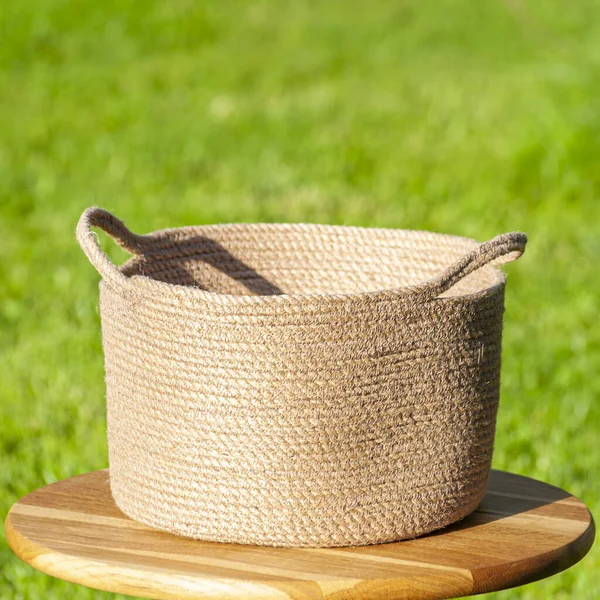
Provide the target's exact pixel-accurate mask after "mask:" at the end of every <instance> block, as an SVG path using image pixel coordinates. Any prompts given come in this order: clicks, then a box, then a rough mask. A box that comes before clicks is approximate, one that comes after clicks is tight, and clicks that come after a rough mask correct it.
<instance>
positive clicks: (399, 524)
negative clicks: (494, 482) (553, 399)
mask: <svg viewBox="0 0 600 600" xmlns="http://www.w3.org/2000/svg"><path fill="white" fill-rule="evenodd" d="M503 300H504V288H503V287H502V286H499V287H497V288H496V289H495V290H493V291H492V292H491V293H490V294H488V295H483V296H481V295H480V296H473V297H471V298H440V299H437V300H434V301H431V302H428V303H425V304H422V305H420V306H418V305H417V306H415V305H413V304H410V303H407V302H406V300H405V299H403V298H402V297H399V296H392V295H390V296H387V297H384V298H378V299H373V298H369V297H362V298H360V299H357V300H356V301H354V302H353V303H350V304H349V305H346V304H344V305H342V304H340V303H338V304H335V303H334V305H331V306H330V305H327V306H323V307H322V309H319V310H315V308H314V306H311V307H310V310H309V309H303V308H301V307H299V308H297V309H295V310H294V311H288V312H283V313H282V312H281V311H279V310H276V309H272V310H271V309H267V308H261V307H260V306H259V305H257V306H256V308H255V309H253V310H252V309H248V307H247V306H245V307H244V308H243V309H240V312H239V314H238V313H236V312H235V311H229V312H225V311H223V310H221V309H219V308H218V307H215V306H214V305H208V304H207V305H206V306H204V305H202V303H199V302H197V301H196V302H194V303H189V304H186V303H185V302H184V301H181V300H180V299H175V300H173V299H164V298H155V297H151V296H149V295H147V294H145V293H143V292H139V293H138V292H136V290H135V287H134V286H131V287H129V288H128V289H120V288H116V287H111V286H109V285H108V284H106V283H104V282H103V283H102V284H101V317H102V331H103V344H104V350H105V361H106V385H107V403H108V437H109V458H110V467H111V488H112V491H113V495H114V497H115V500H116V502H117V504H118V505H119V507H120V508H121V509H122V510H123V511H124V512H125V513H126V514H128V515H129V516H130V517H132V518H134V519H136V520H138V521H141V522H144V523H146V524H148V525H150V526H153V527H156V528H159V529H162V530H166V531H171V532H173V533H177V534H180V535H185V536H189V537H195V538H200V539H206V540H215V541H224V542H234V543H255V544H263V545H276V546H290V545H291V546H344V545H361V544H371V543H380V542H387V541H392V540H397V539H401V538H405V537H414V536H417V535H420V534H423V533H426V532H428V531H431V530H434V529H437V528H439V527H443V526H445V525H448V524H449V523H451V522H453V521H456V520H458V519H460V518H462V517H464V516H466V515H467V514H468V513H469V512H471V511H472V510H474V509H475V508H476V506H477V504H478V503H479V501H480V499H481V498H482V497H483V493H484V491H485V486H486V483H487V477H488V474H489V469H490V463H491V457H492V449H493V441H494V430H495V420H496V411H497V407H498V392H499V376H500V353H501V330H502V313H503Z"/></svg>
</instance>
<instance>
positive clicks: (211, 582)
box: [6, 470, 594, 600]
mask: <svg viewBox="0 0 600 600" xmlns="http://www.w3.org/2000/svg"><path fill="white" fill-rule="evenodd" d="M6 537H7V540H8V543H9V544H10V546H11V548H12V549H13V550H14V552H15V553H16V554H17V555H18V556H19V557H20V558H22V559H23V560H24V561H26V562H27V563H29V564H30V565H32V566H33V567H35V568H36V569H39V570H40V571H43V572H44V573H48V574H49V575H53V576H54V577H59V578H61V579H66V580H67V581H72V582H75V583H80V584H82V585H87V586H90V587H94V588H98V589H101V590H108V591H111V592H120V593H123V594H132V595H137V596H144V597H147V598H168V599H174V598H177V599H191V598H203V599H206V598H238V599H240V598H241V599H243V598H254V599H259V598H260V599H264V598H268V599H271V598H273V599H274V598H280V599H294V600H300V599H302V600H305V599H307V600H308V599H313V598H314V599H316V598H332V599H333V598H338V599H340V600H341V599H343V600H350V599H354V598H356V599H362V600H364V599H367V598H373V599H380V600H391V599H392V598H395V599H397V598H403V599H409V598H411V599H412V598H414V599H419V600H424V599H427V600H433V599H437V598H453V597H457V596H468V595H471V594H478V593H481V592H491V591H496V590H501V589H505V588H508V587H513V586H516V585H521V584H524V583H528V582H531V581H535V580H537V579H541V578H543V577H547V576H549V575H552V574H554V573H558V572H559V571H562V570H564V569H566V568H568V567H570V566H571V565H573V564H575V563H576V562H577V561H579V560H580V559H581V558H583V556H584V555H585V554H586V553H587V551H588V550H589V549H590V547H591V545H592V542H593V540H594V522H593V519H592V516H591V515H590V513H589V511H588V509H587V508H586V507H585V505H584V504H583V503H582V502H580V501H579V500H578V499H577V498H574V497H573V496H571V495H570V494H568V493H566V492H564V491H563V490H561V489H558V488H555V487H552V486H550V485H547V484H545V483H541V482H539V481H535V480H533V479H528V478H526V477H521V476H519V475H512V474H510V473H504V472H500V471H494V472H493V473H492V476H491V479H490V485H489V488H488V492H487V494H486V496H485V499H484V501H483V503H482V504H481V505H480V507H479V509H478V510H477V511H476V512H474V513H473V514H472V515H471V516H469V517H468V518H466V519H465V520H464V521H462V522H461V523H458V524H457V525H454V526H452V527H449V528H447V529H444V530H442V531H439V532H437V533H434V534H431V535H428V536H425V537H422V538H419V539H415V540H407V541H403V542H397V543H392V544H382V545H379V546H364V547H358V548H310V549H301V548H264V547H255V546H238V545H229V544H218V543H212V542H200V541H194V540H187V539H183V538H179V537H175V536H173V535H170V534H166V533H161V532H159V531H154V530H152V529H149V528H148V527H145V526H144V525H141V524H138V523H136V522H134V521H132V520H130V519H129V518H127V517H126V516H125V515H124V514H123V513H122V512H121V511H120V510H119V509H118V508H117V507H116V506H115V504H114V502H113V500H112V497H111V494H110V489H109V481H108V470H104V471H96V472H93V473H87V474H85V475H79V476H78V477H73V478H71V479H67V480H65V481H60V482H58V483H53V484H52V485H48V486H46V487H43V488H41V489H39V490H37V491H35V492H32V493H31V494H29V495H27V496H25V497H24V498H23V499H22V500H20V501H19V502H17V503H16V504H15V505H14V506H13V507H12V509H11V510H10V512H9V514H8V517H7V519H6Z"/></svg>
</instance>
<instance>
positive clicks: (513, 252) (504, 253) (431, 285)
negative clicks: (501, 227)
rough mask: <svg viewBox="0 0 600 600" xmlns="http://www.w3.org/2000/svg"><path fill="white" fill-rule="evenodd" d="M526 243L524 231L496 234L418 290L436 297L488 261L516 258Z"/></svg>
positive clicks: (503, 262)
mask: <svg viewBox="0 0 600 600" xmlns="http://www.w3.org/2000/svg"><path fill="white" fill-rule="evenodd" d="M526 245H527V236H526V235H525V234H524V233H521V232H518V231H515V232H513V233H503V234H502V235H498V236H496V237H495V238H493V239H491V240H489V241H487V242H483V243H482V244H479V246H477V247H476V248H475V249H474V250H473V251H471V252H469V253H468V254H465V256H463V257H462V258H460V259H459V260H457V261H456V262H455V263H454V264H453V265H450V266H449V267H448V268H447V269H445V270H444V271H442V273H440V274H439V275H438V276H437V277H434V278H433V279H431V280H429V281H427V282H426V283H425V284H423V285H420V286H418V291H419V292H420V293H422V294H424V295H425V296H426V297H428V298H431V299H433V298H437V297H438V296H440V295H441V294H443V293H444V292H446V291H447V290H449V289H450V288H451V287H452V286H453V285H454V284H456V283H458V282H459V281H460V280H461V279H463V278H464V277H466V276H467V275H469V274H470V273H473V272H474V271H477V269H480V268H481V267H484V266H485V265H487V264H489V263H492V262H493V263H494V264H495V265H503V264H506V263H509V262H512V261H513V260H517V258H519V257H520V256H521V254H523V252H524V251H525V246H526Z"/></svg>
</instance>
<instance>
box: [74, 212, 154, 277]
mask: <svg viewBox="0 0 600 600" xmlns="http://www.w3.org/2000/svg"><path fill="white" fill-rule="evenodd" d="M92 227H98V228H100V229H102V230H103V231H104V232H106V233H107V234H108V235H109V236H110V237H111V238H112V239H113V240H114V241H115V242H116V243H117V244H118V245H119V246H121V248H123V249H124V250H127V252H129V253H131V254H136V255H139V254H142V252H143V244H144V237H145V236H143V235H137V234H135V233H133V232H131V231H129V229H127V227H126V226H125V224H124V223H123V221H120V220H119V219H117V217H115V216H114V215H112V214H111V213H109V212H108V211H106V210H104V209H102V208H97V207H95V206H94V207H92V208H87V209H86V210H84V211H83V214H82V215H81V217H80V219H79V223H78V224H77V230H76V237H77V241H78V242H79V245H80V246H81V248H82V250H83V251H84V252H85V255H86V256H87V257H88V259H89V261H90V262H91V263H92V265H93V266H94V267H95V268H96V270H97V271H98V273H100V275H102V278H103V279H106V280H108V281H112V282H113V283H123V282H124V281H125V280H126V279H127V278H126V277H125V275H123V274H122V273H121V271H120V270H119V268H118V267H117V265H115V264H114V263H113V262H112V261H111V260H110V259H109V258H108V256H107V255H106V254H105V253H104V250H102V248H101V247H100V244H99V243H98V239H97V237H96V235H95V234H94V232H93V231H92Z"/></svg>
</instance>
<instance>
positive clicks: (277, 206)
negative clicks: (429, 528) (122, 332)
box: [0, 0, 600, 600]
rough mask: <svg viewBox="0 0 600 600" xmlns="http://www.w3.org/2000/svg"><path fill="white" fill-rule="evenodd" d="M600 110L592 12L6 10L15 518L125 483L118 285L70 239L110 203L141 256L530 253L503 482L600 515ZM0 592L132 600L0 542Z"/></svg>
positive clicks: (577, 572)
mask: <svg viewBox="0 0 600 600" xmlns="http://www.w3.org/2000/svg"><path fill="white" fill-rule="evenodd" d="M599 102H600V3H598V2H595V1H592V0H581V1H580V2H577V3H560V2H551V1H547V0H538V1H530V2H524V1H521V0H503V1H501V0H490V1H486V2H476V1H461V0H436V1H435V2H433V1H428V2H407V1H405V2H393V1H390V0H369V1H368V2H365V1H361V0H345V1H344V2H342V1H338V0H330V1H328V2H316V1H314V2H313V1H308V0H301V1H297V2H287V3H279V2H275V1H266V0H256V1H253V2H239V1H224V2H193V1H187V0H170V1H169V2H162V3H142V2H134V1H132V0H131V1H129V0H106V1H105V2H93V1H92V0H89V1H88V0H71V1H69V2H67V1H61V0H19V2H3V3H2V4H1V5H0V363H1V364H2V377H1V380H0V514H1V515H2V516H4V515H5V514H6V512H7V511H8V508H9V506H10V505H11V504H12V503H13V502H14V501H16V500H17V499H18V498H19V497H20V496H22V495H24V494H25V493H27V492H28V491H30V490H32V489H34V488H37V487H39V486H41V485H44V484H47V483H50V482H53V481H55V480H57V479H61V478H65V477H69V476H71V475H74V474H77V473H82V472H85V471H89V470H92V469H98V468H102V467H105V466H106V465H107V456H106V443H105V417H104V398H103V396H104V384H103V366H102V350H101V342H100V330H99V318H98V310H97V305H98V297H97V281H98V276H97V274H96V273H95V271H94V270H93V268H92V267H91V266H90V265H89V263H88V262H87V259H85V257H84V256H83V254H82V252H81V251H80V250H79V247H78V246H77V244H76V242H75V239H74V228H75V224H76V221H77V219H78V217H79V215H80V213H81V211H82V210H83V209H84V208H85V207H86V206H89V205H92V204H98V205H100V206H103V207H105V208H108V209H109V210H113V211H114V212H115V213H116V214H117V215H118V216H119V217H121V218H122V219H124V220H125V221H126V223H127V224H128V225H129V226H130V227H132V229H134V230H135V231H138V232H146V231H150V230H153V229H158V228H162V227H167V226H181V225H186V224H200V223H213V222H230V221H308V222H320V223H344V224H351V225H375V226H383V227H400V228H419V229H430V230H435V231H441V232H447V233H454V234H461V235H466V236H470V237H474V238H477V239H480V240H484V239H487V238H490V237H492V236H494V235H495V234H497V233H501V232H504V231H509V230H523V231H526V232H527V233H528V234H529V236H530V245H529V248H528V251H527V253H526V255H525V256H524V258H523V259H522V260H521V261H519V262H518V263H516V264H514V265H511V266H510V267H508V271H509V273H510V275H509V287H508V291H507V312H506V326H505V338H504V339H505V341H504V362H503V383H502V402H501V409H500V414H499V424H498V436H497V444H496V453H495V467H496V468H501V469H510V470H511V471H515V472H517V473H521V474H525V475H529V476H532V477H536V478H540V479H543V480H546V481H548V482H551V483H553V484H555V485H558V486H562V487H564V488H566V489H567V490H569V491H571V492H572V493H574V494H576V495H578V496H579V497H581V498H582V499H583V500H585V501H586V502H587V503H588V505H589V506H590V507H591V508H592V511H595V512H596V514H600V477H599V474H600V449H599V441H600V439H599V429H600V400H599V395H600V372H599V369H598V367H599V358H600V329H599V327H598V302H599V298H600V274H599V263H600V111H599ZM106 246H107V247H108V246H109V244H108V243H107V244H106ZM111 253H112V256H113V257H122V255H119V254H118V253H116V252H113V249H112V248H111ZM599 567H600V550H599V549H598V546H597V547H596V549H593V550H592V552H591V554H590V555H589V556H588V557H587V558H586V559H585V560H584V562H582V563H580V564H579V565H578V566H576V567H574V568H573V569H571V570H570V571H568V572H567V573H564V574H561V575H558V576H556V577H553V578H551V579H549V580H546V581H543V582H540V583H536V584H532V585H529V586H526V587H524V588H522V589H520V590H509V591H505V592H501V593H498V594H491V595H490V596H488V597H489V598H492V597H493V598H494V599H497V600H507V599H509V598H523V599H538V598H553V599H562V598H577V599H583V600H587V599H594V598H598V597H600V569H599ZM0 569H1V574H0V598H1V599H2V600H5V599H7V600H8V599H11V600H17V599H27V600H37V599H44V600H58V599H63V598H69V599H70V598H73V599H77V600H80V599H81V600H83V599H87V598H103V599H108V598H114V597H115V596H114V595H111V594H104V593H101V592H96V591H92V590H88V589H86V588H83V587H79V586H75V585H71V584H67V583H63V582H59V581H57V580H55V579H52V578H50V577H47V576H44V575H42V574H40V573H38V572H36V571H34V570H33V569H31V568H29V567H28V566H26V565H24V564H23V563H21V562H19V561H18V560H17V559H16V558H14V557H13V556H12V554H11V553H10V551H9V549H8V547H7V545H6V543H5V541H4V540H3V539H2V541H1V542H0Z"/></svg>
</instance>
